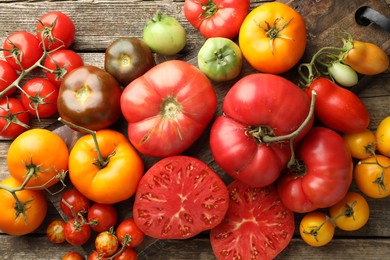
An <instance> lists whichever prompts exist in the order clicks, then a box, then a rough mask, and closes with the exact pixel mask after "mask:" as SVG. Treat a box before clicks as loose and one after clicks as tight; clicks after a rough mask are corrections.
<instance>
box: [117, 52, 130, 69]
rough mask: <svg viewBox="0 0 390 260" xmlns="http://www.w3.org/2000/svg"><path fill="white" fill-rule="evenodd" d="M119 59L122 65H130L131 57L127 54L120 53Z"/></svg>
mask: <svg viewBox="0 0 390 260" xmlns="http://www.w3.org/2000/svg"><path fill="white" fill-rule="evenodd" d="M120 61H121V65H122V66H123V67H131V57H130V56H129V55H127V54H121V57H120Z"/></svg>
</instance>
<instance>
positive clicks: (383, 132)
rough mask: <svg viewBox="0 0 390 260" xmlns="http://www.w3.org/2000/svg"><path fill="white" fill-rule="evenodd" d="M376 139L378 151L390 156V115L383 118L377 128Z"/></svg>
mask: <svg viewBox="0 0 390 260" xmlns="http://www.w3.org/2000/svg"><path fill="white" fill-rule="evenodd" d="M375 136H376V140H377V142H378V143H377V147H378V151H379V152H380V153H381V154H383V155H385V156H387V157H390V116H388V117H386V118H384V119H382V121H381V122H380V123H379V125H378V127H377V129H376V133H375Z"/></svg>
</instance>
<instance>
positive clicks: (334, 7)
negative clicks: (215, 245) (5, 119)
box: [0, 0, 390, 260]
mask: <svg viewBox="0 0 390 260" xmlns="http://www.w3.org/2000/svg"><path fill="white" fill-rule="evenodd" d="M183 2H184V1H183V0H163V1H157V0H148V1H146V0H145V1H126V0H79V1H59V0H57V1H54V0H53V1H11V0H5V1H0V41H1V42H3V41H4V39H5V37H6V36H7V35H8V34H10V33H12V32H13V31H16V30H28V31H31V32H33V31H34V29H35V25H36V21H37V19H38V18H39V17H40V16H41V15H42V14H44V13H45V12H47V11H49V10H60V11H62V12H64V13H66V14H68V15H69V16H70V17H71V18H72V19H73V21H74V23H75V25H76V29H77V33H76V39H75V42H74V44H73V46H72V49H73V50H75V51H77V52H78V53H80V55H81V56H82V57H83V59H84V61H85V63H86V64H90V65H95V66H98V67H101V68H103V59H104V51H105V49H106V47H107V46H108V44H109V43H110V42H111V41H113V40H114V39H116V38H118V37H122V36H133V37H142V28H143V25H144V23H145V22H146V21H147V20H148V19H149V18H150V17H151V16H152V15H153V14H154V13H155V12H156V10H161V11H163V12H165V13H168V14H170V15H172V16H174V17H176V18H177V19H178V20H179V21H180V22H181V23H182V24H183V26H184V27H185V28H186V30H187V33H188V42H187V46H186V47H185V49H184V50H183V51H182V52H181V53H180V54H179V55H177V56H174V57H169V58H167V57H158V58H159V59H160V60H164V59H181V60H186V61H190V60H192V61H194V60H195V58H196V55H197V52H198V50H199V48H200V46H201V44H202V43H203V41H204V38H202V36H201V35H200V34H199V33H198V31H196V30H195V29H194V28H192V27H191V26H190V24H189V23H188V22H187V20H186V19H185V17H184V14H183ZM262 2H265V1H262V0H252V1H251V8H254V7H255V6H257V5H259V4H261V3H262ZM283 2H286V3H288V4H290V5H291V6H293V7H294V8H296V9H297V10H298V11H299V12H301V13H302V14H303V16H304V18H305V20H306V22H307V28H308V41H309V44H308V47H307V51H306V54H305V56H304V58H303V59H305V58H306V59H307V58H308V57H310V54H312V53H313V52H315V51H316V50H317V49H318V47H322V46H325V45H327V44H335V43H337V41H338V40H337V36H338V35H340V33H339V32H340V31H339V30H340V29H345V30H348V31H349V32H351V33H352V34H353V35H354V36H355V38H357V39H359V40H362V41H371V42H373V43H376V44H378V45H380V46H381V47H382V48H384V49H385V50H386V51H387V53H389V52H390V34H389V33H388V32H385V31H384V30H382V29H381V28H379V27H378V26H376V25H375V24H372V25H369V26H366V27H364V26H359V25H357V24H356V22H355V20H354V14H355V11H356V10H357V9H358V8H359V7H362V6H372V7H376V8H379V11H381V12H382V13H383V14H385V15H386V16H387V17H390V7H389V2H388V0H387V2H386V1H385V0H371V1H364V0H353V1H336V0H323V1H314V0H300V1H298V0H296V1H287V0H286V1H283ZM329 36H332V37H329ZM293 73H294V72H293ZM359 96H360V97H361V99H362V100H363V101H364V103H365V104H366V106H367V107H368V109H369V111H370V115H371V124H370V129H372V130H375V128H376V126H377V125H378V123H379V122H380V121H381V120H382V119H383V118H385V117H386V116H388V115H390V74H389V71H387V72H385V73H383V74H381V75H378V76H375V77H373V78H371V79H370V80H369V82H368V84H366V86H365V88H364V89H363V91H361V92H360V93H359ZM54 121H55V119H54V118H53V119H47V120H42V121H41V122H37V121H34V122H33V127H46V126H48V125H50V124H51V123H53V122H54ZM9 144H10V141H7V140H2V141H0V179H3V178H5V177H6V176H7V175H8V173H7V165H6V155H7V149H8V147H9ZM351 190H356V187H355V186H354V185H352V187H351ZM368 202H369V204H370V207H371V217H370V219H369V221H368V223H367V225H366V226H365V227H363V228H362V229H360V230H358V231H355V232H342V231H340V230H338V229H336V234H335V238H334V240H333V241H332V242H331V243H330V244H329V245H327V246H325V247H322V248H313V247H310V246H308V245H306V244H305V243H304V242H303V241H302V240H301V239H300V237H299V235H298V233H297V232H295V236H294V238H293V240H292V242H291V243H290V245H289V246H288V247H287V248H286V249H285V250H284V251H283V252H282V253H281V254H280V255H279V256H278V257H277V259H307V258H314V259H389V256H390V225H389V219H390V198H385V199H378V200H374V199H368ZM0 203H1V202H0ZM0 214H1V213H0ZM301 217H302V216H301V215H299V214H297V215H296V222H297V225H296V226H298V223H299V222H298V221H299V220H300V218H301ZM56 218H60V215H59V214H58V212H57V210H56V208H55V207H54V206H53V205H51V206H50V208H49V212H48V215H47V218H46V220H45V222H44V223H43V224H42V226H41V227H40V228H39V229H38V230H36V231H35V232H34V233H32V234H29V235H25V236H22V237H13V236H9V235H6V234H0V258H1V259H24V260H27V259H60V257H61V256H62V255H64V254H65V253H66V252H68V251H71V250H75V251H78V252H80V253H83V254H84V255H86V254H87V253H89V252H86V251H85V250H84V249H83V248H80V247H73V246H70V245H68V244H61V245H54V244H52V243H50V242H48V240H47V239H46V237H45V228H46V226H47V224H48V223H49V222H50V221H51V220H53V219H56ZM214 258H215V257H214V255H213V253H212V250H211V246H210V244H209V240H208V237H207V233H204V234H201V235H199V236H197V237H195V238H192V239H188V240H176V241H173V240H169V241H164V242H163V248H162V249H161V250H159V251H158V252H157V253H156V254H155V255H153V256H152V257H151V259H214Z"/></svg>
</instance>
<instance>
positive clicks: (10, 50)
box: [3, 31, 43, 71]
mask: <svg viewBox="0 0 390 260" xmlns="http://www.w3.org/2000/svg"><path fill="white" fill-rule="evenodd" d="M3 54H4V57H5V59H6V60H7V62H8V63H9V64H10V65H11V66H12V67H13V68H14V69H15V70H17V71H21V70H22V69H24V70H27V69H29V68H30V67H31V66H33V65H34V64H35V63H36V62H37V61H38V60H39V59H40V58H41V57H42V55H43V49H42V47H41V44H40V41H39V40H38V39H37V38H36V37H35V35H33V34H32V33H29V32H26V31H18V32H14V33H12V34H10V35H9V36H8V37H7V38H6V39H5V41H4V44H3Z"/></svg>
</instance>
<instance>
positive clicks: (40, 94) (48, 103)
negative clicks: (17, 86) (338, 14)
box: [20, 78, 58, 119]
mask: <svg viewBox="0 0 390 260" xmlns="http://www.w3.org/2000/svg"><path fill="white" fill-rule="evenodd" d="M22 89H23V91H22V92H21V95H20V97H21V100H22V103H23V106H24V107H25V108H26V110H27V111H28V112H29V113H30V115H31V116H33V117H36V118H38V119H39V118H49V117H51V116H53V115H54V114H56V113H57V98H58V88H57V87H56V86H55V85H54V84H53V83H51V82H50V81H49V80H47V79H45V78H33V79H30V80H28V81H27V82H26V83H25V84H24V85H23V87H22Z"/></svg>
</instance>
